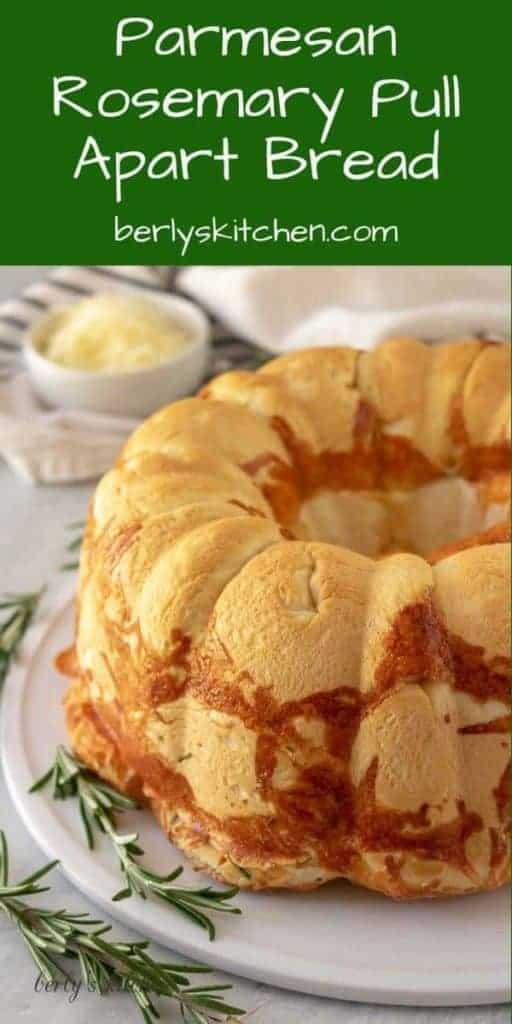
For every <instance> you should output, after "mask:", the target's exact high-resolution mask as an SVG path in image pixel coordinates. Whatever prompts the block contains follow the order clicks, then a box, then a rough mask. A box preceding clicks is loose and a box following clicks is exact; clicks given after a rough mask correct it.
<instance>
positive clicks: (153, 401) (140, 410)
mask: <svg viewBox="0 0 512 1024" xmlns="http://www.w3.org/2000/svg"><path fill="white" fill-rule="evenodd" d="M112 293H113V294H117V293H121V294H123V295H127V294H130V295H136V296H137V297H138V298H142V297H143V293H142V292H141V290H140V289H137V288H128V287H122V288H117V289H116V290H115V292H114V290H112ZM84 298H86V296H83V295H79V296H77V297H76V299H74V298H72V299H71V301H70V302H69V303H66V304H65V305H66V307H67V306H69V305H73V304H75V303H76V302H80V301H82V300H83V299H84ZM144 298H145V299H146V300H147V301H148V302H152V303H154V304H156V305H158V306H160V308H161V309H162V310H163V312H164V313H167V314H168V315H169V316H170V317H171V318H172V319H173V320H174V321H175V322H176V323H177V324H179V325H180V326H182V327H183V328H184V329H185V330H186V332H187V336H188V339H189V340H188V342H187V344H186V345H185V346H184V347H183V349H181V350H180V351H179V352H177V353H176V355H175V356H172V357H171V358H170V359H167V360H165V361H164V362H160V363H157V364H155V365H154V366H147V367H142V368H141V369H140V370H124V371H113V372H111V371H90V370H75V369H71V368H68V367H66V366H59V365H58V364H57V363H53V362H51V360H50V359H47V358H46V357H45V356H44V355H43V354H42V353H41V351H40V350H39V346H40V345H41V343H42V340H43V339H44V338H45V337H47V336H48V332H49V330H50V328H51V325H52V322H53V320H54V319H55V317H56V315H57V314H58V313H60V312H61V311H62V308H63V307H62V305H60V306H54V307H52V308H51V309H50V310H48V312H47V313H45V314H43V316H42V317H40V318H39V319H38V320H37V321H36V323H35V324H34V325H33V326H32V327H31V329H30V330H29V331H28V332H27V334H26V335H25V338H24V354H25V362H26V365H27V369H28V373H29V376H30V381H31V384H32V387H33V389H34V391H35V393H36V395H37V396H38V398H40V399H41V400H42V401H43V402H45V403H46V404H47V405H50V406H54V407H57V408H61V409H84V410H86V411H87V412H96V413H105V414H110V415H116V416H130V417H135V418H142V417H144V416H148V415H149V414H150V413H152V412H154V411H155V410H156V409H159V408H160V407H161V406H163V405H167V404H168V403H169V402H173V401H175V400H176V399H177V398H182V397H183V396H184V395H187V394H190V393H191V392H193V391H195V389H196V388H197V387H198V386H199V384H200V383H201V380H202V379H203V377H204V374H205V372H206V366H207V362H208V355H209V336H210V325H209V323H208V320H207V318H206V316H205V315H204V313H202V312H201V310H200V309H199V308H198V307H197V306H195V305H194V303H192V302H189V301H188V300H187V299H182V298H179V297H178V296H176V295H165V293H162V295H159V294H158V293H155V294H153V293H151V295H148V294H147V293H144Z"/></svg>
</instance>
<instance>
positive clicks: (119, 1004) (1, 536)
mask: <svg viewBox="0 0 512 1024" xmlns="http://www.w3.org/2000/svg"><path fill="white" fill-rule="evenodd" d="M39 270H40V268H37V267H24V268H23V267H22V268H19V267H17V268H5V267H0V301H1V299H2V298H3V297H5V298H6V297H8V296H9V295H11V294H13V293H14V292H15V291H16V290H17V289H18V288H19V287H21V286H22V285H23V284H24V283H26V282H28V281H31V280H34V279H35V278H36V277H37V275H38V273H39ZM90 492H91V487H90V486H88V485H79V486H66V487H39V488H36V487H30V486H28V485H26V484H24V483H22V482H20V481H19V480H18V479H17V478H16V477H15V476H13V474H12V473H10V472H9V471H8V470H7V468H6V466H5V465H4V464H3V463H0V591H8V590H14V591H17V590H30V589H36V588H38V587H39V586H41V584H42V583H44V582H45V580H47V579H48V578H49V577H50V576H51V575H52V574H53V573H54V572H55V570H56V568H57V566H58V565H59V564H60V563H61V562H62V559H63V551H64V545H65V541H66V532H65V527H66V524H69V523H71V522H73V521H75V520H77V519H81V518H82V517H83V513H84V509H85V505H86V502H87V499H88V496H89V494H90ZM0 826H1V827H3V828H5V830H6V831H7V834H8V837H9V843H10V849H11V858H12V869H13V872H14V871H15V872H16V874H17V875H18V874H19V875H23V874H28V873H29V872H31V871H33V870H35V869H36V867H39V866H40V865H41V864H42V863H43V860H44V857H43V856H42V854H41V853H40V852H39V851H38V849H37V847H36V846H35V844H34V843H33V842H32V840H31V839H30V838H29V836H28V835H27V832H26V830H25V829H24V827H23V825H22V824H21V822H20V821H19V820H18V818H17V815H16V812H15V811H14V808H13V806H12V804H11V802H10V799H9V797H8V795H7V792H6V788H5V783H4V781H3V778H2V777H1V775H0ZM53 886H54V894H55V900H56V903H58V904H59V905H61V906H64V905H67V906H69V907H78V906H80V907H83V908H84V909H90V908H89V905H88V903H87V901H86V900H85V899H84V897H83V896H82V895H81V894H79V893H78V892H77V891H76V890H74V889H73V887H72V886H71V885H70V884H69V883H68V882H67V881H66V880H65V879H64V878H63V877H61V876H60V875H59V873H58V872H55V873H54V875H53ZM116 929H117V931H119V930H120V929H119V928H118V926H116ZM390 938H392V937H390ZM164 955H165V954H164ZM230 980H232V982H233V984H234V998H235V1000H236V1001H237V1002H238V1004H239V1005H241V1006H244V1007H246V1008H248V1009H251V1008H253V1007H259V1010H258V1011H257V1012H256V1013H255V1014H254V1016H253V1017H251V1018H249V1019H250V1020H251V1022H252V1021H253V1020H254V1024H349V1022H350V1024H405V1022H413V1024H427V1022H428V1024H430V1022H431V1024H505V1022H507V1021H508V1020H509V1011H508V1009H507V1008H506V1007H475V1008H467V1009H447V1010H443V1009H435V1010H434V1009H413V1008H410V1007H408V1008H398V1007H377V1006H373V1005H372V1006H369V1005H361V1004H355V1003H341V1002H334V1001H331V1000H324V999H318V998H314V997H311V998H310V997H308V996H303V995H297V994H294V993H291V992H284V991H278V990H276V989H270V988H266V987H265V986H264V985H260V984H256V983H253V982H249V981H244V980H241V979H236V978H234V979H230ZM34 981H35V970H34V968H33V965H32V963H31V961H30V960H29V958H28V956H27V954H26V952H25V949H24V947H23V945H22V943H21V941H20V939H19V937H18V936H17V935H16V934H15V932H14V931H13V929H12V927H11V925H10V924H9V923H8V922H7V921H6V920H5V919H4V918H3V917H0V989H1V1004H0V1005H1V1009H0V1019H1V1020H2V1022H5V1024H17V1022H20V1024H43V1022H46V1021H47V1020H51V1021H52V1022H53V1024H61V1022H62V1024H64V1021H66V1022H72V1024H90V1021H91V1020H92V1019H94V1017H96V1019H98V1020H101V1021H102V1022H105V1024H131V1022H132V1021H133V1022H134V1024H136V1022H138V1021H139V1019H140V1017H139V1013H138V1010H137V1009H136V1008H135V1006H133V1005H132V1004H131V1002H130V1000H129V998H128V997H127V996H125V995H121V994H112V995H109V996H108V997H107V998H105V1000H104V1001H102V1002H100V1003H99V1002H98V999H97V997H96V996H95V995H93V994H91V993H87V992H81V993H80V995H79V997H78V998H77V999H76V1001H75V1002H73V1003H72V1005H70V1003H69V995H66V994H65V993H64V992H62V991H60V992H58V993H55V994H45V993H36V992H35V991H34ZM179 1019H180V1018H179V1013H178V1012H177V1011H176V1010H174V1009H173V1008H172V1007H169V1008H168V1009H165V1010H164V1011H163V1015H162V1021H163V1024H165V1022H167V1021H168V1022H169V1024H170V1022H174V1021H175V1022H176V1024H177V1022H178V1021H179Z"/></svg>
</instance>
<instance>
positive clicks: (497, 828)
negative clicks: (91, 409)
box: [61, 338, 510, 898]
mask: <svg viewBox="0 0 512 1024" xmlns="http://www.w3.org/2000/svg"><path fill="white" fill-rule="evenodd" d="M509 353H510V350H509V347H508V346H506V345H501V344H493V343H489V342H484V341H480V340H475V339H473V338H468V339H463V340H460V341H457V342H451V343H447V344H443V345H439V346H435V347H430V346H427V345H424V344H422V343H421V342H420V341H418V340H415V339H413V338H400V339H394V340H390V341H388V342H385V343H383V344H382V345H380V346H379V347H378V348H377V349H376V350H374V351H372V352H368V353H367V352H365V353H360V352H357V351H356V350H354V349H344V348H333V349H315V350H310V351H302V352H294V353H292V354H290V355H286V356H283V357H281V358H278V359H275V360H274V361H272V362H270V363H268V364H267V365H266V366H264V367H263V368H262V369H260V370H259V371H258V372H235V373H228V374H225V375H224V376H222V377H220V378H217V379H216V380H214V381H212V382H211V383H210V384H209V385H208V386H207V387H206V388H205V389H204V391H203V392H202V394H201V395H200V397H197V398H191V399H187V400H185V401H182V402H177V403H176V404H174V405H171V406H169V407H168V408H165V409H162V410H161V411H160V412H158V413H156V415H154V416H153V417H151V418H150V419H149V420H148V421H146V422H145V423H144V424H143V425H142V426H141V427H140V428H139V429H138V430H136V431H135V433H134V434H133V436H132V437H131V439H130V440H129V441H128V443H127V445H126V446H125V449H124V451H123V453H122V455H121V458H120V459H119V461H118V463H117V464H116V466H115V467H114V468H113V469H112V470H111V472H109V473H108V474H107V475H106V476H105V477H104V479H103V480H102V481H101V483H100V484H99V486H98V489H97V491H96V494H95V496H94V499H93V501H92V503H91V507H90V513H89V518H88V524H87V529H86V536H85V540H84V545H83V551H82V562H81V572H80V589H79V597H78V604H77V634H76V644H75V647H74V648H73V650H72V651H70V652H67V654H66V655H65V656H63V657H62V658H61V667H63V668H64V670H65V671H67V672H68V673H69V674H70V675H71V676H72V682H71V687H70V690H69V693H68V696H67V700H66V709H67V721H68V727H69V731H70V735H71V740H72V743H73V746H74V748H75V750H76V751H77V752H78V754H79V755H80V757H81V758H82V759H83V760H84V761H85V762H86V763H87V764H89V765H90V766H91V767H92V768H94V769H95V770H96V771H97V772H99V773H100V774H101V775H103V776H104V777H105V778H107V779H110V780H111V781H112V782H114V783H115V784H116V785H118V786H120V787H121V788H122V789H124V790H126V791H128V792H131V793H136V794H137V795H139V796H141V797H142V798H143V799H145V800H147V801H149V802H150V803H151V804H152V806H153V808H154V811H155V813H156V814H157V815H158V817H159V819H160V821H161V823H162V825H163V827H164V829H165V830H166V832H167V833H168V835H169V836H170V837H171V839H172V840H173V842H175V843H176V844H177V845H178V846H179V847H181V848H182V849H183V850H184V851H185V852H186V853H187V854H188V855H189V856H190V857H191V858H192V860H193V862H194V863H195V864H196V865H197V866H198V867H200V868H201V869H204V870H206V871H208V872H210V873H211V874H213V875H215V876H216V877H218V878H220V879H225V880H226V881H229V882H234V883H236V884H238V885H240V886H248V887H253V888H263V887H271V886H288V887H291V888H309V887H314V886H317V885H320V884H321V883H323V882H326V881H328V880H329V879H333V878H337V877H344V878H348V879H350V880H351V881H353V882H359V883H361V884H363V885H366V886H368V887H370V888H373V889H378V890H380V891H382V892H384V893H387V894H388V895H391V896H394V897H397V898H405V897H417V896H440V895H443V894H447V893H467V892H471V891H475V890H481V889H488V888H493V887H495V886H498V885H500V884H501V883H503V882H504V881H505V880H506V879H507V877H508V871H509V848H508V811H509V805H508V775H507V771H508V764H509V756H510V740H509V731H508V729H509V725H508V716H509V710H510V692H509V678H510V657H509V653H510V652H509V637H510V632H509V631H510V623H509V594H510V584H509V575H510V544H509V543H506V542H505V539H509V534H505V532H504V531H505V527H504V526H503V525H498V526H496V525H495V524H502V523H503V522H504V520H506V518H507V516H508V500H509V453H510V438H509V432H508V431H509V403H510V394H509V368H508V366H509ZM481 531H486V532H484V533H483V534H482V536H481V537H480V538H479V537H477V538H476V540H475V541H468V540H467V538H468V536H471V535H474V534H475V535H476V534H480V533H481ZM446 546H447V547H446ZM435 549H442V550H440V551H439V552H438V554H437V555H432V557H430V555H431V553H432V552H434V550H435ZM443 549H444V550H443Z"/></svg>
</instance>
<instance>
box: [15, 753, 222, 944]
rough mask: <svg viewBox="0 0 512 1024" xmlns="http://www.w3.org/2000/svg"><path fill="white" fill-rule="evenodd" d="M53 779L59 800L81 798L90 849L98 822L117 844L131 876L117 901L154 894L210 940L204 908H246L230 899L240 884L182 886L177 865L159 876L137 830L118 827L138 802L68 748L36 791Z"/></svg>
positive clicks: (210, 925)
mask: <svg viewBox="0 0 512 1024" xmlns="http://www.w3.org/2000/svg"><path fill="white" fill-rule="evenodd" d="M49 783H51V785H52V790H53V797H54V799H56V800H66V799H68V798H69V797H75V798H77V799H78V806H79V810H80V816H81V819H82V823H83V826H84V829H85V834H86V837H87V843H88V845H89V849H93V847H94V825H96V826H97V827H98V828H99V829H100V830H101V831H102V832H104V833H105V834H106V835H108V837H109V839H110V840H111V842H112V843H113V845H114V848H115V851H116V853H117V857H118V860H119V865H120V868H121V871H122V872H123V874H124V876H125V880H126V886H125V887H124V888H123V889H120V891H119V892H117V893H115V895H114V896H113V897H112V899H113V900H115V901H118V900H124V899H126V898H127V897H128V896H132V895H134V894H136V895H137V896H142V898H143V899H146V898H147V896H149V895H153V896H156V897H158V898H159V899H161V900H164V901H165V902H166V903H168V904H170V905H171V906H173V907H175V908H176V910H179V911H180V912H181V913H182V914H184V915H185V916H186V917H188V918H190V919H191V920H192V921H195V923H196V924H198V925H199V926H200V927H201V928H204V929H205V930H206V931H207V932H208V935H209V937H210V939H211V940H212V939H214V938H215V925H214V923H213V921H212V920H211V918H210V917H209V916H208V913H205V911H208V912H210V913H211V912H213V911H217V912H220V913H227V914H240V913H241V911H240V910H239V908H238V907H233V906H229V905H228V901H229V900H231V899H232V898H233V897H234V896H236V895H237V893H238V889H237V888H236V887H231V888H229V889H214V888H212V886H210V885H207V886H203V887H201V888H198V889H188V888H182V887H181V886H177V885H175V884H174V883H175V882H176V879H177V878H179V876H180V875H181V873H182V871H183V868H181V867H178V868H175V870H174V871H171V873H170V874H168V875H158V874H156V873H155V872H153V871H150V870H149V869H148V868H144V867H143V866H142V865H141V864H140V863H139V861H138V858H139V857H141V856H142V855H143V854H144V850H142V849H141V847H140V846H139V835H138V832H131V833H124V834H122V833H119V832H118V831H117V816H118V815H119V814H122V813H123V811H127V810H133V809H135V808H136V807H137V804H136V803H134V801H133V800H130V798H129V797H126V796H124V795H123V794H121V793H119V792H117V790H115V789H113V788H112V787H111V786H108V785H107V784H106V783H105V782H103V781H102V780H101V779H99V778H98V777H97V776H96V775H94V774H93V773H92V772H90V771H89V770H88V769H87V768H86V766H85V765H84V764H82V763H81V762H80V761H79V760H77V758H75V757H74V756H73V755H72V754H70V753H69V751H68V750H66V749H65V747H62V746H59V747H57V752H56V755H55V761H54V763H53V765H52V767H51V768H50V769H49V771H47V772H46V774H45V775H43V776H42V777H41V778H40V779H38V780H37V782H35V783H34V785H33V786H32V788H31V792H36V791H37V790H40V789H42V788H43V787H44V786H46V785H47V784H49Z"/></svg>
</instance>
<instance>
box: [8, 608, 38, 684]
mask: <svg viewBox="0 0 512 1024" xmlns="http://www.w3.org/2000/svg"><path fill="white" fill-rule="evenodd" d="M41 595H42V590H39V591H38V592H37V593H33V594H6V595H5V596H4V597H3V598H2V599H1V600H0V612H7V613H8V614H7V616H6V617H5V618H4V619H3V620H2V621H0V685H1V684H2V683H3V682H4V680H5V679H6V677H7V673H8V671H9V669H10V667H11V664H12V660H13V658H14V657H15V655H16V652H17V650H18V648H19V646H20V644H21V641H22V640H23V637H24V636H25V633H26V632H27V629H28V627H29V626H30V623H31V622H32V619H33V617H34V613H35V611H36V608H37V606H38V604H39V601H40V599H41Z"/></svg>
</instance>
